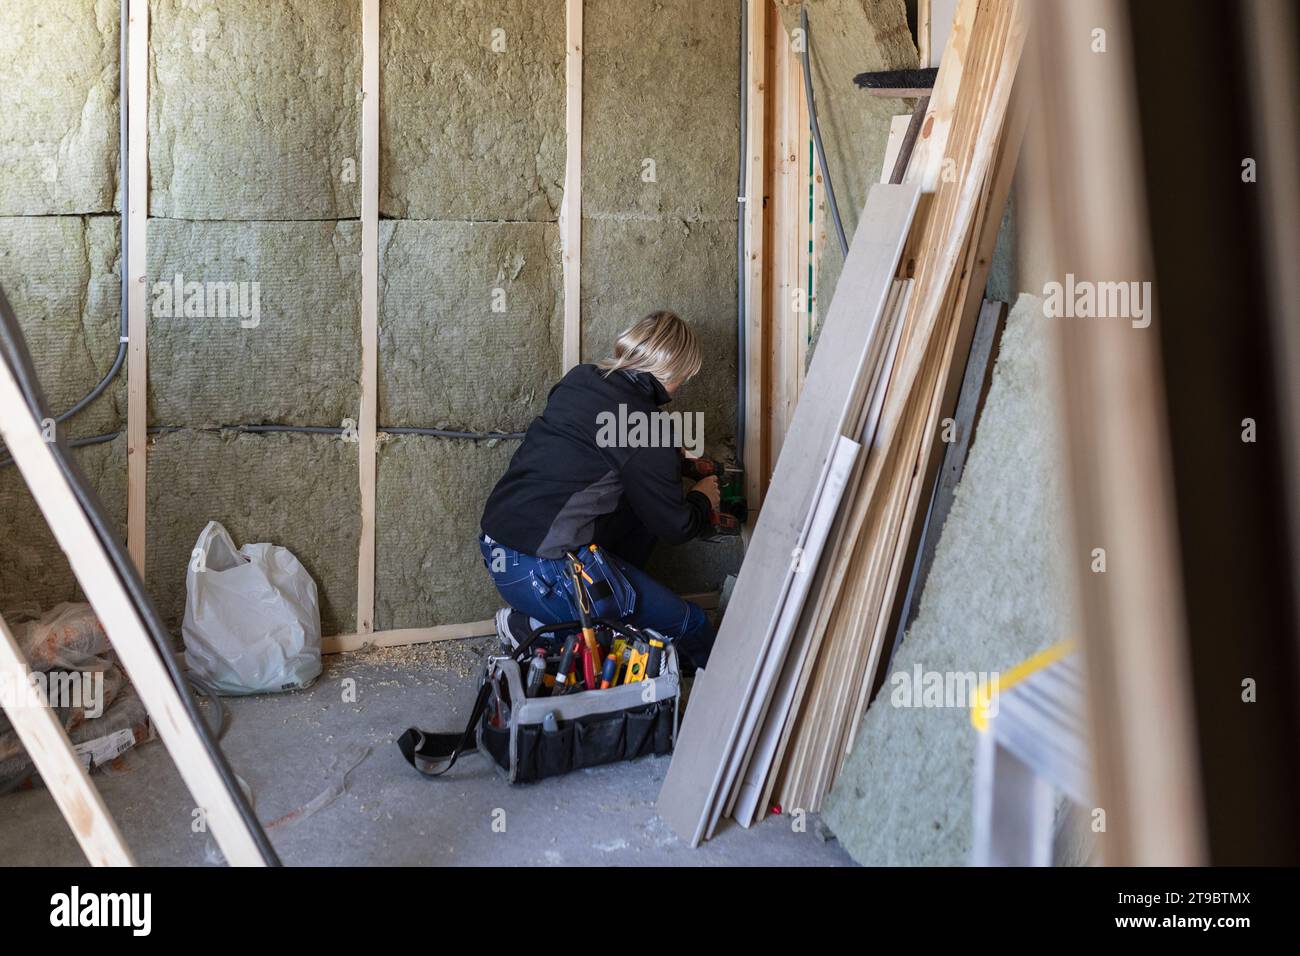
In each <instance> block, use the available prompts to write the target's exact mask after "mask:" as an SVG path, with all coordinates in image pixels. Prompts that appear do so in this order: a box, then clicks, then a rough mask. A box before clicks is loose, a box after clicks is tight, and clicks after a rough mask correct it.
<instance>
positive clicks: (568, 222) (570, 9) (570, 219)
mask: <svg viewBox="0 0 1300 956" xmlns="http://www.w3.org/2000/svg"><path fill="white" fill-rule="evenodd" d="M564 137H565V139H564V142H565V158H564V199H563V201H562V202H561V204H560V248H561V254H562V255H563V270H564V344H563V351H564V356H563V358H564V370H565V371H566V372H567V371H568V370H569V369H571V368H573V366H575V365H577V364H578V362H579V361H581V354H582V0H565V5H564Z"/></svg>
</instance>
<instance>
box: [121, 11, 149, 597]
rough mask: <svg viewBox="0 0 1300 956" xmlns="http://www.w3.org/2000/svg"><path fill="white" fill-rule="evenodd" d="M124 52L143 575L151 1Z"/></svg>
mask: <svg viewBox="0 0 1300 956" xmlns="http://www.w3.org/2000/svg"><path fill="white" fill-rule="evenodd" d="M126 57H127V94H126V95H127V169H126V176H127V242H126V260H127V277H126V278H127V310H126V315H127V348H126V378H127V382H126V542H127V550H128V551H129V552H130V555H131V561H132V562H133V563H134V564H135V567H136V570H137V571H139V572H140V576H141V577H144V570H145V514H146V509H147V507H148V500H147V497H146V489H145V480H146V473H147V471H148V463H147V456H148V445H149V434H148V425H149V362H148V354H149V353H148V330H149V313H148V309H147V307H146V301H145V293H146V291H147V288H148V287H147V284H146V275H147V269H148V261H147V259H148V249H149V245H148V228H149V142H148V137H149V0H130V5H129V7H128V10H127V50H126Z"/></svg>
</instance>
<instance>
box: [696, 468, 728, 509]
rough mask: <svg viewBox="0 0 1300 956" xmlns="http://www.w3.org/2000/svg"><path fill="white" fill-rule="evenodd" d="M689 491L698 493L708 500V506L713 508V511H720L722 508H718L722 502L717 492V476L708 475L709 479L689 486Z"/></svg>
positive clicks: (719, 493)
mask: <svg viewBox="0 0 1300 956" xmlns="http://www.w3.org/2000/svg"><path fill="white" fill-rule="evenodd" d="M691 491H698V492H700V493H701V494H702V495H704V496H705V497H706V498H708V499H709V505H710V506H711V507H712V508H713V510H714V511H721V510H722V508H721V507H720V504H721V501H722V495H721V492H719V490H718V476H717V475H709V477H707V478H705V479H703V480H701V481H697V482H696V483H695V484H693V485H691Z"/></svg>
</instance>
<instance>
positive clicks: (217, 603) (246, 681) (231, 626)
mask: <svg viewBox="0 0 1300 956" xmlns="http://www.w3.org/2000/svg"><path fill="white" fill-rule="evenodd" d="M181 635H182V637H183V638H184V640H185V662H186V663H187V664H188V665H189V668H190V670H191V671H193V672H194V674H195V675H196V676H198V677H200V678H202V679H203V680H204V681H206V682H207V683H208V684H210V685H211V686H212V687H213V688H215V689H216V690H217V692H218V693H221V694H231V695H234V694H260V693H264V692H267V691H283V690H298V689H300V688H304V687H308V686H310V685H311V683H312V681H314V680H315V679H316V678H317V677H318V676H320V670H321V665H320V604H319V602H318V600H317V596H316V582H315V581H313V580H312V578H311V575H310V574H308V573H307V569H306V568H304V567H303V566H302V563H301V562H300V561H299V560H298V559H297V558H296V557H294V556H293V553H292V552H291V551H289V549H288V548H282V547H279V546H277V545H273V544H246V545H244V546H243V547H242V548H240V549H239V550H235V542H234V541H232V540H231V538H230V535H229V533H228V532H227V531H226V529H225V528H224V527H222V526H221V524H220V523H218V522H216V521H209V522H208V525H207V527H206V528H204V529H203V532H202V533H201V534H200V535H199V540H198V542H197V543H196V544H195V546H194V551H193V552H192V553H191V557H190V563H189V568H188V569H187V570H186V573H185V621H184V623H183V625H182V627H181Z"/></svg>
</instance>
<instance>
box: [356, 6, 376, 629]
mask: <svg viewBox="0 0 1300 956" xmlns="http://www.w3.org/2000/svg"><path fill="white" fill-rule="evenodd" d="M378 380H379V0H361V414H360V421H359V422H358V423H357V446H358V455H359V459H358V474H359V476H360V495H361V529H360V539H361V541H360V547H359V549H358V552H357V632H358V633H360V634H369V633H371V632H372V631H373V630H374V629H375V474H376V467H377V462H376V457H375V456H376V427H377V417H378V404H379V394H378V393H379V387H378Z"/></svg>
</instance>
